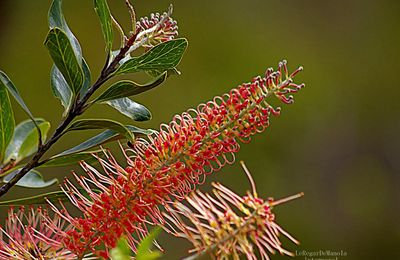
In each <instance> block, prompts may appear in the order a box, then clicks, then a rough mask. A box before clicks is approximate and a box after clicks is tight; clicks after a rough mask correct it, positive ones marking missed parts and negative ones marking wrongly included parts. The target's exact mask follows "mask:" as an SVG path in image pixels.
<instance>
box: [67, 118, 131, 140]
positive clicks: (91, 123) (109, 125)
mask: <svg viewBox="0 0 400 260" xmlns="http://www.w3.org/2000/svg"><path fill="white" fill-rule="evenodd" d="M89 129H111V130H114V131H116V132H118V133H120V134H122V135H124V136H125V137H126V138H127V139H128V140H133V139H134V135H133V134H132V132H131V131H129V130H128V129H127V128H126V127H125V126H124V125H122V124H121V123H118V122H116V121H112V120H107V119H82V120H77V121H75V122H73V123H72V124H71V126H70V127H69V128H68V129H67V130H66V131H77V130H89Z"/></svg>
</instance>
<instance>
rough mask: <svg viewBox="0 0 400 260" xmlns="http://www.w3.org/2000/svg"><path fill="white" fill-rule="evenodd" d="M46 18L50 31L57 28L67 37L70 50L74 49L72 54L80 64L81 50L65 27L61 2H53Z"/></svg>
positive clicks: (58, 0)
mask: <svg viewBox="0 0 400 260" xmlns="http://www.w3.org/2000/svg"><path fill="white" fill-rule="evenodd" d="M48 18H49V27H50V29H54V28H55V27H58V28H60V29H62V30H63V31H64V32H65V34H66V35H67V36H68V39H69V40H70V42H71V44H72V48H73V49H74V53H75V55H76V57H77V59H78V62H80V61H81V60H82V49H81V46H80V44H79V42H78V40H77V39H76V37H75V35H74V34H73V33H72V32H71V30H70V29H69V27H68V25H67V22H66V21H65V18H64V15H63V12H62V0H53V2H52V4H51V6H50V10H49V14H48Z"/></svg>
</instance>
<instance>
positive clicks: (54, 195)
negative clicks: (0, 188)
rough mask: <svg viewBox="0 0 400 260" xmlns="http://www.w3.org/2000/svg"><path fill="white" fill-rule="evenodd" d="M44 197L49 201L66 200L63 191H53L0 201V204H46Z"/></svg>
mask: <svg viewBox="0 0 400 260" xmlns="http://www.w3.org/2000/svg"><path fill="white" fill-rule="evenodd" d="M46 198H47V199H48V200H50V201H51V202H58V201H59V200H62V201H64V200H68V197H67V195H66V194H65V193H64V192H63V191H53V192H48V193H44V194H40V195H36V196H32V197H24V198H21V199H13V200H7V201H0V207H1V206H11V205H13V206H22V205H33V204H36V205H37V204H47V201H46Z"/></svg>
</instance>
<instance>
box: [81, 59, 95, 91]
mask: <svg viewBox="0 0 400 260" xmlns="http://www.w3.org/2000/svg"><path fill="white" fill-rule="evenodd" d="M82 70H83V86H82V88H81V91H80V95H81V97H83V96H84V95H85V94H86V92H87V91H88V89H89V88H90V86H91V84H92V78H91V74H90V69H89V65H88V64H87V63H86V60H85V59H82Z"/></svg>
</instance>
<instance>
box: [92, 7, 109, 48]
mask: <svg viewBox="0 0 400 260" xmlns="http://www.w3.org/2000/svg"><path fill="white" fill-rule="evenodd" d="M94 10H95V11H96V13H97V15H98V16H99V19H100V25H101V30H102V32H103V36H104V40H105V41H106V46H107V52H109V51H110V50H111V48H112V44H113V40H114V34H113V28H112V20H111V13H110V9H109V8H108V5H107V1H106V0H94Z"/></svg>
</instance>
